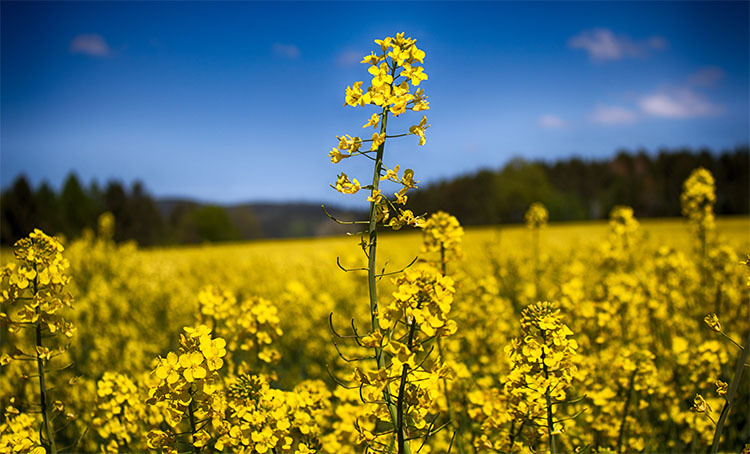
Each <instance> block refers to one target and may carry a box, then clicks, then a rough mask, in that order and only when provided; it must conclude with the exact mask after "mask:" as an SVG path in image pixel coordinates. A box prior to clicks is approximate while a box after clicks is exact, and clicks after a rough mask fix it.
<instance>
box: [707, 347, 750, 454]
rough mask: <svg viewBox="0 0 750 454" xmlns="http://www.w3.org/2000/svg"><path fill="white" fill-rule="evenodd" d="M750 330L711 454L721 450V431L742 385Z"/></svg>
mask: <svg viewBox="0 0 750 454" xmlns="http://www.w3.org/2000/svg"><path fill="white" fill-rule="evenodd" d="M748 347H750V332H748V333H747V340H745V348H743V349H742V354H741V355H740V357H739V358H738V359H737V366H735V368H734V376H733V377H732V382H731V383H730V384H729V391H728V392H727V395H726V397H725V398H726V402H724V406H723V407H722V408H721V415H720V416H719V421H718V422H717V423H716V431H715V432H714V442H713V444H712V445H711V454H716V453H717V452H718V451H719V441H720V440H721V431H722V429H724V422H726V420H727V416H728V415H729V408H730V407H731V406H732V403H733V401H734V395H735V394H736V393H737V388H739V387H740V379H741V378H742V371H743V370H744V369H745V363H746V362H747V356H748V350H750V348H748Z"/></svg>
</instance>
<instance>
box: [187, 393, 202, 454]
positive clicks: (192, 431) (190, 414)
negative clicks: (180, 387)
mask: <svg viewBox="0 0 750 454" xmlns="http://www.w3.org/2000/svg"><path fill="white" fill-rule="evenodd" d="M192 388H193V386H192V385H190V405H188V417H189V418H190V444H191V445H193V452H194V453H195V454H200V452H201V449H200V448H199V447H197V446H195V432H196V429H195V409H194V403H195V395H194V394H193V389H192Z"/></svg>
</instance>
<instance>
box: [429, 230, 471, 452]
mask: <svg viewBox="0 0 750 454" xmlns="http://www.w3.org/2000/svg"><path fill="white" fill-rule="evenodd" d="M446 274H447V263H446V262H445V244H443V243H442V242H441V243H440V275H441V276H443V277H445V275H446ZM436 343H437V348H438V355H440V358H442V359H443V361H445V357H444V356H443V346H442V343H441V342H440V337H437V338H436ZM443 389H444V390H445V405H446V406H447V407H448V418H450V422H451V426H453V428H454V429H453V430H454V432H458V429H459V425H458V424H457V423H458V422H457V421H455V415H454V413H453V409H452V407H451V399H450V396H449V395H448V379H447V378H445V377H443ZM455 441H456V449H458V454H464V452H465V451H464V447H463V445H462V444H461V434H460V433H456V437H455Z"/></svg>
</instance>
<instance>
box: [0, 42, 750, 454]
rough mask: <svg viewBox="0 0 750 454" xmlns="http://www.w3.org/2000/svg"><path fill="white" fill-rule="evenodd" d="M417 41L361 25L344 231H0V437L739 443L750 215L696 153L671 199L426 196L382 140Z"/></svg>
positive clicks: (166, 442)
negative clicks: (572, 213) (465, 213)
mask: <svg viewBox="0 0 750 454" xmlns="http://www.w3.org/2000/svg"><path fill="white" fill-rule="evenodd" d="M415 43H416V40H413V39H410V38H406V37H404V34H403V33H399V34H397V35H396V37H388V38H385V39H383V40H375V44H376V45H377V49H378V53H375V52H373V53H372V54H371V55H369V56H366V57H365V58H364V60H363V63H364V64H368V65H369V69H368V72H369V74H370V75H371V76H372V78H371V82H370V86H369V87H365V88H363V82H362V81H359V82H356V83H354V84H353V85H352V86H350V87H348V88H347V89H346V92H345V100H346V103H347V105H349V106H351V107H373V106H375V107H376V109H377V112H375V113H373V114H372V115H371V116H370V117H369V120H368V122H367V123H366V124H365V125H364V127H365V128H368V127H370V126H372V127H373V128H375V129H377V130H379V132H374V133H373V134H372V138H371V139H362V138H360V137H356V136H355V137H352V136H349V135H343V136H341V137H338V146H337V147H335V148H333V149H332V150H331V151H330V152H329V157H330V159H331V162H332V163H333V164H339V163H340V162H341V161H342V160H345V159H348V158H352V157H357V158H369V159H370V160H372V162H373V168H372V174H371V176H372V179H371V180H369V177H370V175H366V176H365V177H367V178H368V182H369V181H371V183H370V184H364V185H363V184H361V183H360V182H359V181H358V179H357V178H354V177H353V176H352V177H350V176H348V175H347V174H346V173H344V172H341V173H340V174H339V176H338V178H337V180H336V182H335V184H332V185H331V186H332V187H333V188H334V189H336V190H337V191H339V192H341V193H343V194H347V195H352V194H357V193H359V192H360V191H363V193H366V194H367V203H369V207H370V210H369V218H368V219H367V220H361V221H340V220H339V221H337V222H340V223H342V224H348V225H349V226H350V227H351V232H352V235H351V236H346V237H343V238H322V239H305V240H288V241H265V242H256V243H245V244H229V245H220V246H219V245H217V246H200V247H180V248H160V249H147V250H141V249H138V248H137V247H136V246H135V245H134V244H127V243H126V244H116V243H115V242H114V241H113V240H112V239H113V235H114V232H113V226H114V225H115V222H114V219H113V217H112V215H111V214H108V213H105V214H104V215H102V216H101V217H100V219H99V226H98V229H97V232H92V231H88V232H86V233H85V234H84V236H83V237H82V238H80V239H77V240H75V241H72V242H70V243H69V244H64V243H63V242H62V241H61V240H60V239H58V238H55V237H51V236H48V235H47V234H45V233H44V232H42V231H40V230H35V231H33V232H30V234H29V236H28V237H26V238H23V239H21V240H20V241H18V242H17V243H16V244H15V246H14V248H13V251H12V252H11V251H3V253H2V255H1V258H2V268H0V284H2V286H1V288H0V291H1V293H0V328H2V329H0V454H5V453H33V454H42V453H53V454H54V453H57V452H148V451H155V452H164V453H178V452H191V453H194V454H200V453H205V452H232V453H234V452H241V453H248V454H250V453H258V454H265V453H270V454H309V453H320V454H323V453H328V454H339V453H346V454H348V453H360V452H364V453H366V454H367V453H398V454H412V453H425V454H427V453H435V454H436V453H457V454H467V453H480V452H481V453H493V452H495V453H496V452H501V453H532V452H534V453H537V452H551V453H552V454H557V453H563V452H564V453H572V452H589V453H612V452H618V453H623V452H628V453H630V452H679V453H682V452H712V453H716V452H719V451H721V452H735V453H736V452H739V451H741V450H742V452H743V453H748V452H750V446H749V445H746V443H747V441H748V437H749V436H750V421H749V420H748V418H749V415H750V408H749V407H748V402H750V393H749V392H748V389H749V388H750V387H748V379H749V378H750V377H749V376H750V373H746V369H747V363H748V361H749V357H748V350H750V340H748V339H746V338H747V336H748V333H749V332H750V293H749V292H748V290H750V288H749V285H750V280H748V277H749V275H750V256H748V255H747V253H748V251H750V237H749V236H748V232H750V221H749V220H748V218H747V217H742V218H723V219H718V220H716V219H715V217H714V212H713V206H714V203H715V201H716V189H715V184H714V179H713V177H712V175H711V174H710V173H709V172H708V171H707V170H706V169H703V168H699V169H695V170H694V171H693V173H692V174H691V176H690V177H689V178H688V179H687V181H686V182H685V184H684V187H683V193H682V196H681V199H680V201H681V205H682V209H683V214H684V216H685V219H684V220H683V219H679V220H677V219H674V220H662V221H644V222H642V223H641V222H639V220H638V219H636V218H635V217H634V215H633V210H632V209H631V208H629V207H625V206H615V207H614V208H613V209H612V211H611V212H610V215H609V221H608V222H601V223H581V224H559V225H549V224H548V212H547V209H546V208H545V207H544V205H542V204H541V203H534V204H532V205H531V206H530V207H529V209H528V211H527V213H526V216H525V221H526V225H525V226H518V227H506V226H499V227H488V228H483V229H471V230H468V231H466V232H465V231H464V229H463V228H462V227H461V226H460V225H459V222H458V220H457V219H456V218H455V217H453V216H451V215H450V214H448V213H444V212H437V213H430V214H427V215H426V216H424V217H423V216H420V215H415V214H414V213H413V212H412V211H411V210H408V209H406V204H407V199H408V195H407V193H408V192H409V191H410V190H412V189H416V187H417V183H418V181H417V180H415V171H414V170H413V169H403V170H401V169H400V166H399V165H398V164H396V163H389V164H386V162H387V161H389V156H388V155H386V154H385V153H384V151H385V144H386V142H387V141H389V140H392V139H398V138H406V139H410V140H413V139H417V140H416V142H417V146H419V145H422V144H424V143H425V140H426V136H425V130H426V129H427V128H428V127H429V125H428V124H427V119H426V116H424V115H423V114H422V111H425V110H428V109H429V108H430V106H429V103H428V102H427V101H426V99H427V98H426V96H425V94H424V92H423V90H422V89H420V88H414V87H416V86H418V85H419V84H420V83H421V82H422V81H424V80H427V75H426V74H425V73H424V72H423V68H422V67H421V66H419V65H420V64H422V63H423V60H424V58H425V52H424V51H422V50H420V49H418V48H417V47H416V44H415ZM412 89H413V91H412ZM407 111H412V112H414V111H415V112H418V113H419V115H420V116H421V117H422V118H421V120H419V121H418V122H417V124H412V125H411V126H410V127H408V131H409V132H408V133H407V132H404V133H398V134H393V133H392V132H390V133H389V131H388V130H387V124H388V123H389V118H390V120H391V122H390V124H391V125H393V124H394V123H395V124H396V125H398V122H395V121H393V120H394V119H395V118H396V117H398V116H400V115H401V114H405V113H406V112H407ZM415 122H416V120H415ZM412 123H414V122H412ZM407 126H408V124H407ZM405 130H406V129H405ZM397 132H398V131H397ZM408 136H416V137H408ZM365 143H369V144H370V148H369V150H367V147H364V148H363V144H365ZM363 181H364V179H363ZM381 185H382V186H381ZM387 186H391V187H392V186H396V187H397V188H398V190H397V192H395V193H393V195H394V197H393V198H388V196H387V194H386V193H385V192H384V191H386V189H385V188H386V187H387ZM359 195H362V194H361V193H360V194H359ZM334 220H335V219H334ZM332 222H333V221H332ZM410 227H415V228H416V229H418V230H416V231H411V232H400V233H398V234H396V233H391V232H388V233H385V232H386V229H391V230H401V229H406V228H410ZM378 246H379V247H378Z"/></svg>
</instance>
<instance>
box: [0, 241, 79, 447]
mask: <svg viewBox="0 0 750 454" xmlns="http://www.w3.org/2000/svg"><path fill="white" fill-rule="evenodd" d="M14 248H15V250H14V255H15V258H16V263H9V264H7V265H5V266H4V267H2V268H0V280H2V292H0V305H8V306H9V307H8V309H7V312H6V309H3V311H2V312H1V313H0V321H1V323H2V324H3V325H7V327H8V331H9V332H10V333H17V332H19V331H20V330H21V329H23V328H31V329H33V330H34V334H33V335H32V337H33V338H34V350H35V353H34V354H33V355H32V354H27V353H23V352H22V350H21V349H20V348H18V347H15V350H16V351H17V352H18V353H14V354H13V355H3V358H2V360H1V361H0V364H2V365H6V364H8V363H10V362H11V361H14V360H16V359H21V360H32V361H35V362H36V366H37V373H38V376H39V407H40V413H41V414H42V427H41V428H40V430H39V442H38V443H39V444H40V445H41V447H39V448H40V449H44V450H45V451H47V452H51V453H57V445H56V444H55V435H54V434H55V432H54V430H53V427H52V417H51V414H50V413H52V412H53V411H57V412H60V411H62V407H61V406H60V405H57V403H56V404H55V406H54V408H53V407H52V406H50V401H49V394H48V391H49V389H48V385H47V378H48V377H47V373H46V370H45V366H46V365H47V364H48V363H49V361H50V360H51V359H52V358H53V357H54V356H56V355H57V354H59V352H62V351H63V350H64V349H62V348H61V349H59V352H54V353H53V352H52V351H51V350H50V348H49V347H45V346H44V343H43V339H44V338H45V337H52V336H53V335H55V334H56V333H62V334H63V335H65V336H66V337H72V336H73V331H74V328H73V326H72V325H71V324H70V323H68V322H67V321H65V319H63V318H62V317H61V316H60V315H59V314H58V312H59V311H60V310H62V309H63V308H64V307H66V306H68V307H70V306H71V298H70V295H69V294H68V293H67V292H66V291H65V286H66V285H67V284H68V283H69V281H70V278H69V277H68V276H66V275H65V269H66V268H68V267H69V266H70V265H69V263H68V261H67V260H66V259H64V258H63V256H62V251H63V246H62V244H61V243H60V242H59V241H58V240H57V239H56V238H53V237H50V236H48V235H46V234H45V233H44V232H42V231H41V230H38V229H35V230H34V231H33V232H32V233H31V234H30V235H29V236H28V237H27V238H22V239H20V240H18V241H17V242H16V244H15V245H14ZM6 278H7V279H6ZM14 303H20V305H21V307H20V308H18V310H17V311H11V309H10V306H11V305H13V304H14ZM13 312H15V314H16V317H17V318H15V319H13V318H11V316H10V315H9V314H10V313H13Z"/></svg>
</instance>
